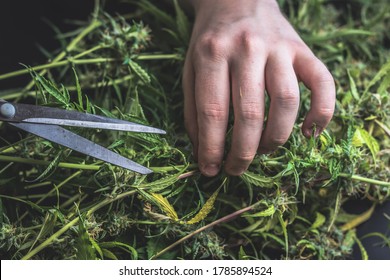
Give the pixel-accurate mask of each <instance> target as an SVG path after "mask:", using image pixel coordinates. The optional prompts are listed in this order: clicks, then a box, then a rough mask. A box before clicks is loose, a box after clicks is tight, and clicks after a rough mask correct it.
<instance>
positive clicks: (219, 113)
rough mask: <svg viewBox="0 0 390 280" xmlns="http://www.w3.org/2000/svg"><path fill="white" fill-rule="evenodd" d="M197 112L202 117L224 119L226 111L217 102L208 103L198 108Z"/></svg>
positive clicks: (219, 120)
mask: <svg viewBox="0 0 390 280" xmlns="http://www.w3.org/2000/svg"><path fill="white" fill-rule="evenodd" d="M199 114H200V117H201V118H202V119H206V120H211V121H217V122H221V121H225V120H226V119H227V112H226V110H224V109H223V108H222V107H221V106H220V105H219V104H208V105H205V106H202V108H201V109H199Z"/></svg>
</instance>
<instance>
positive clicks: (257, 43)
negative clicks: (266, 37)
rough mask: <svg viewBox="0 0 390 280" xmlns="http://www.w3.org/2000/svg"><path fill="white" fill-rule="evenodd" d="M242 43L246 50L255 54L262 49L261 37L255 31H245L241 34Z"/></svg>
mask: <svg viewBox="0 0 390 280" xmlns="http://www.w3.org/2000/svg"><path fill="white" fill-rule="evenodd" d="M240 44H241V45H242V47H243V49H244V51H245V52H247V53H250V54H254V53H257V52H258V51H259V50H260V47H261V39H260V38H259V36H257V35H255V34H254V33H253V32H250V31H245V32H243V33H242V34H241V36H240Z"/></svg>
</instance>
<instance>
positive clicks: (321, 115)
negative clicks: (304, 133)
mask: <svg viewBox="0 0 390 280" xmlns="http://www.w3.org/2000/svg"><path fill="white" fill-rule="evenodd" d="M333 113H334V109H333V108H325V107H321V108H319V109H318V110H317V112H316V116H317V118H318V119H319V120H320V122H322V123H326V122H328V121H329V120H330V119H331V118H332V116H333Z"/></svg>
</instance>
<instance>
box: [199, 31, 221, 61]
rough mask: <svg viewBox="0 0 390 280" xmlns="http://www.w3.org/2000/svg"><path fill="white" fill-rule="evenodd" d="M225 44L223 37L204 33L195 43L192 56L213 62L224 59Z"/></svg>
mask: <svg viewBox="0 0 390 280" xmlns="http://www.w3.org/2000/svg"><path fill="white" fill-rule="evenodd" d="M226 43H227V42H226V39H225V37H223V36H221V35H219V34H215V33H206V34H204V35H202V36H201V37H200V38H199V40H198V41H197V43H196V45H195V48H194V55H195V56H196V57H207V58H210V59H214V60H219V59H222V58H224V57H225V53H226V45H227V44H226Z"/></svg>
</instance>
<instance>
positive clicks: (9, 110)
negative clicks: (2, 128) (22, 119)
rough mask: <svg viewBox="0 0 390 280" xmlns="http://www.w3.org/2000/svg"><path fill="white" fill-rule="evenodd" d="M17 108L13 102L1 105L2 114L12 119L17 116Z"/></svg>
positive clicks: (0, 113)
mask: <svg viewBox="0 0 390 280" xmlns="http://www.w3.org/2000/svg"><path fill="white" fill-rule="evenodd" d="M15 113H16V110H15V107H14V105H12V104H11V103H4V104H3V105H1V106H0V115H2V116H3V117H4V118H7V119H12V118H13V117H14V116H15Z"/></svg>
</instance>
